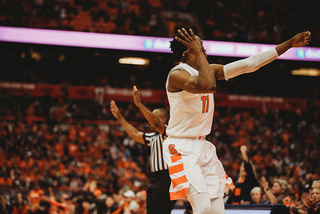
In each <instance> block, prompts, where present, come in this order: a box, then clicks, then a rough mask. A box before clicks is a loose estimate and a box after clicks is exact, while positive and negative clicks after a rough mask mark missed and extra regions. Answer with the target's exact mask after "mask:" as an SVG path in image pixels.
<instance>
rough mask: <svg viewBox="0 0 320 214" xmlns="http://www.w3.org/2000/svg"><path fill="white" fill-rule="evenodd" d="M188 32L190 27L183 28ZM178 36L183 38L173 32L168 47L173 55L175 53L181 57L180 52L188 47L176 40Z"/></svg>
mask: <svg viewBox="0 0 320 214" xmlns="http://www.w3.org/2000/svg"><path fill="white" fill-rule="evenodd" d="M184 29H186V31H187V32H188V33H189V32H190V28H184ZM176 37H178V38H180V39H183V38H182V36H181V35H180V34H179V33H178V32H177V33H175V34H174V36H173V39H172V41H170V49H171V51H172V53H173V54H174V55H177V56H178V57H179V58H180V59H181V58H182V54H183V53H184V52H185V51H186V50H187V49H188V48H187V47H186V46H185V45H184V44H181V43H180V42H178V41H177V40H176V39H175V38H176Z"/></svg>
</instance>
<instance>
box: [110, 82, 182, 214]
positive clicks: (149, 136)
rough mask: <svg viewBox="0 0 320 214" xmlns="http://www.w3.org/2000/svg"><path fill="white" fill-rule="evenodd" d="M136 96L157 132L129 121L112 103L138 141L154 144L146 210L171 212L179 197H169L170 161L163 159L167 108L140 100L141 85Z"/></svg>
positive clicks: (111, 106)
mask: <svg viewBox="0 0 320 214" xmlns="http://www.w3.org/2000/svg"><path fill="white" fill-rule="evenodd" d="M133 98H134V103H135V105H136V106H137V107H138V108H139V109H140V111H141V112H142V113H143V115H144V116H145V118H146V119H147V120H148V122H149V123H150V125H151V127H152V128H153V129H155V132H152V133H144V132H140V131H138V130H137V129H136V128H134V127H133V126H132V125H130V124H129V123H128V122H127V121H126V120H125V119H124V118H123V116H122V115H121V113H120V111H119V109H118V107H117V105H116V103H115V102H114V101H113V100H112V101H111V103H110V108H111V112H112V114H113V115H114V117H115V118H117V119H118V120H119V122H120V123H121V125H122V127H123V128H124V130H125V131H126V132H127V133H128V135H129V136H130V137H131V138H132V139H133V140H134V141H135V142H139V143H142V144H146V145H148V146H151V152H150V162H151V163H150V165H151V180H150V185H149V186H148V189H147V213H152V214H170V213H171V210H172V209H173V207H174V205H175V203H176V201H174V200H173V201H172V200H170V196H169V187H170V184H171V180H170V176H169V172H168V165H167V164H166V163H165V161H164V160H163V153H162V152H163V149H162V144H163V141H164V138H165V137H166V125H167V123H168V120H169V114H168V111H167V110H166V109H162V108H158V109H154V110H153V112H151V111H150V110H149V109H148V108H147V107H146V106H144V105H143V104H142V102H141V99H140V97H139V95H138V89H137V88H136V86H134V87H133Z"/></svg>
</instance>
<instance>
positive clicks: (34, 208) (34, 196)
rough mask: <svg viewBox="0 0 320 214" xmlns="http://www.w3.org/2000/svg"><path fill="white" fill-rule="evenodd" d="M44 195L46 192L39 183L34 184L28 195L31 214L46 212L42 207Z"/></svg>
mask: <svg viewBox="0 0 320 214" xmlns="http://www.w3.org/2000/svg"><path fill="white" fill-rule="evenodd" d="M42 195H44V191H43V190H42V189H40V186H39V182H38V181H34V182H33V188H32V190H30V192H29V194H28V200H29V206H30V211H31V213H37V212H38V210H42V211H44V210H45V207H43V206H40V202H41V196H42Z"/></svg>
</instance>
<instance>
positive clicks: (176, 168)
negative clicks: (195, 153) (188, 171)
mask: <svg viewBox="0 0 320 214" xmlns="http://www.w3.org/2000/svg"><path fill="white" fill-rule="evenodd" d="M183 170H184V167H183V163H180V164H178V165H175V166H170V167H169V175H172V174H174V173H177V172H181V171H183Z"/></svg>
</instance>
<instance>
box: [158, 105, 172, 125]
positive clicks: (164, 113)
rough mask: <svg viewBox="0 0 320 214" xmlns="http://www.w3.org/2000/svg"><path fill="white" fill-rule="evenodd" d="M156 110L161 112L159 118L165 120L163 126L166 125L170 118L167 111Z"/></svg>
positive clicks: (163, 109)
mask: <svg viewBox="0 0 320 214" xmlns="http://www.w3.org/2000/svg"><path fill="white" fill-rule="evenodd" d="M158 110H159V111H160V112H161V117H164V118H165V119H166V121H165V124H168V121H169V118H170V115H169V111H168V110H167V109H165V108H158Z"/></svg>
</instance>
